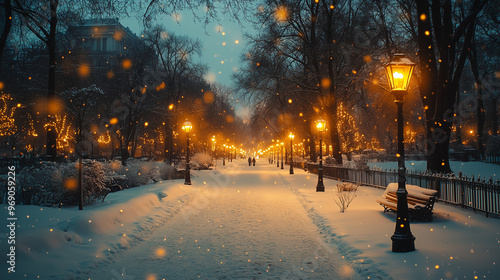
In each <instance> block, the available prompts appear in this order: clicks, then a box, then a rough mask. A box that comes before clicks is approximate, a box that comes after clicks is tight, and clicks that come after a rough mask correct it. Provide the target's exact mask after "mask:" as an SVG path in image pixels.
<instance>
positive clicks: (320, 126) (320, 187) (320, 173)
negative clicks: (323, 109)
mask: <svg viewBox="0 0 500 280" xmlns="http://www.w3.org/2000/svg"><path fill="white" fill-rule="evenodd" d="M325 127H326V121H325V120H323V119H321V118H320V119H319V120H317V121H316V128H317V129H318V133H319V167H318V185H316V191H317V192H324V191H325V185H323V132H325Z"/></svg>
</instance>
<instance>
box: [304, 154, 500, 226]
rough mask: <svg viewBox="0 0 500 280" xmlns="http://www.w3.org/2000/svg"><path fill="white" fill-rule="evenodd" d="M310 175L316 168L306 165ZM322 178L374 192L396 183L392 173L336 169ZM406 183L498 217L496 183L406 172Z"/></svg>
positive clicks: (327, 168) (499, 206) (499, 204)
mask: <svg viewBox="0 0 500 280" xmlns="http://www.w3.org/2000/svg"><path fill="white" fill-rule="evenodd" d="M307 168H308V170H309V171H310V172H311V173H315V174H317V173H318V165H317V164H313V163H308V164H307ZM323 175H324V176H326V177H330V178H334V179H338V180H342V181H349V182H357V183H361V184H364V185H370V186H374V187H378V188H386V187H387V185H388V184H389V183H395V182H397V181H398V173H397V171H396V170H385V171H384V170H371V169H366V170H362V169H353V168H347V167H338V166H323ZM406 183H407V184H410V185H417V186H420V187H423V188H428V189H435V190H437V191H438V193H439V198H438V200H439V201H443V202H446V203H450V204H455V205H460V206H462V207H464V208H470V209H473V210H474V211H483V212H485V213H486V216H487V217H488V215H489V214H494V215H495V216H499V215H500V180H497V181H493V179H491V178H490V179H489V180H484V179H480V178H477V179H476V178H474V176H472V177H470V178H469V177H461V176H460V177H455V176H449V175H441V174H429V173H420V172H414V171H412V172H408V173H407V174H406Z"/></svg>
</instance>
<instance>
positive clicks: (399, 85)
mask: <svg viewBox="0 0 500 280" xmlns="http://www.w3.org/2000/svg"><path fill="white" fill-rule="evenodd" d="M414 67H415V63H413V62H412V61H410V60H409V59H408V58H406V57H405V56H404V55H403V54H395V55H394V58H393V60H392V61H391V62H389V63H388V64H387V65H386V66H385V69H386V71H387V77H388V80H389V85H390V87H391V93H392V94H393V95H394V97H395V99H396V100H394V103H396V105H397V107H398V117H397V120H398V154H397V158H398V190H397V192H396V195H397V197H398V205H397V219H396V230H395V231H394V235H392V237H391V240H392V251H393V252H411V251H415V237H414V236H413V235H412V233H411V231H410V221H409V216H408V200H407V196H408V192H407V191H406V168H405V147H404V138H403V137H404V135H403V133H404V130H403V129H404V122H403V102H404V96H405V94H406V93H407V92H408V85H409V84H410V79H411V74H412V72H413V68H414Z"/></svg>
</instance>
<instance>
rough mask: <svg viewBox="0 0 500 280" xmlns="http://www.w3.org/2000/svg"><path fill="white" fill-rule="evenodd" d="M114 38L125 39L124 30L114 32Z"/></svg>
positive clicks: (117, 39)
mask: <svg viewBox="0 0 500 280" xmlns="http://www.w3.org/2000/svg"><path fill="white" fill-rule="evenodd" d="M113 39H115V40H116V41H121V40H122V39H123V31H121V30H116V31H115V34H113Z"/></svg>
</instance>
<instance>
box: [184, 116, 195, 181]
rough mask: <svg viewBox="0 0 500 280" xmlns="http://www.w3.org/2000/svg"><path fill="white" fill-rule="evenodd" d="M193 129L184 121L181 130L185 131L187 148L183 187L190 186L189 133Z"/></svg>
mask: <svg viewBox="0 0 500 280" xmlns="http://www.w3.org/2000/svg"><path fill="white" fill-rule="evenodd" d="M191 128H193V125H192V124H191V123H190V122H189V121H185V122H184V124H183V125H182V129H183V130H184V131H186V141H187V147H186V178H185V181H184V185H191V173H190V171H189V170H190V166H189V131H190V130H191Z"/></svg>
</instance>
